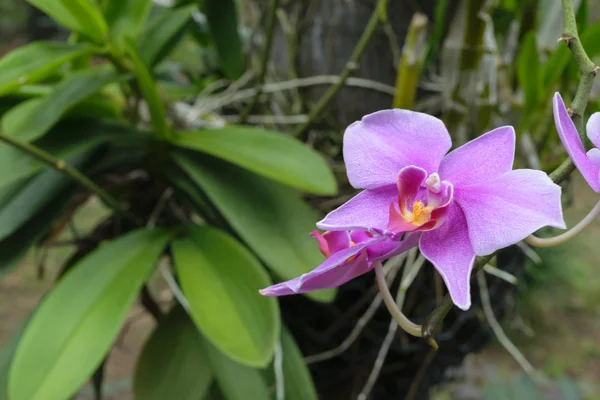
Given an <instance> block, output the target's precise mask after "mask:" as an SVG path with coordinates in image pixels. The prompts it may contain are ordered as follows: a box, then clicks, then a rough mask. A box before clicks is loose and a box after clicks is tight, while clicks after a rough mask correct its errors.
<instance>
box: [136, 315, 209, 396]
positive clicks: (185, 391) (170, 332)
mask: <svg viewBox="0 0 600 400" xmlns="http://www.w3.org/2000/svg"><path fill="white" fill-rule="evenodd" d="M207 357H208V356H207V354H206V351H205V350H204V347H203V345H202V337H201V336H200V332H198V330H197V329H196V327H195V326H194V323H193V322H192V321H191V320H190V319H189V317H188V316H187V314H186V313H185V311H184V310H183V309H182V308H181V307H179V306H175V307H174V308H173V309H172V310H171V311H170V312H169V314H168V315H167V317H166V318H165V319H164V320H163V321H161V322H160V324H159V325H158V327H156V329H155V330H154V332H153V333H152V335H151V336H150V338H149V339H148V341H147V342H146V344H145V345H144V348H143V349H142V353H141V355H140V358H139V359H138V363H137V367H136V370H135V378H134V392H135V398H136V399H139V400H154V399H155V400H165V399H169V398H171V399H177V400H199V399H202V398H203V397H204V395H205V394H206V393H207V391H208V389H209V387H210V384H211V382H212V378H213V377H212V371H211V369H210V361H209V360H208V358H207Z"/></svg>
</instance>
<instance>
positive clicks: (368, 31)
mask: <svg viewBox="0 0 600 400" xmlns="http://www.w3.org/2000/svg"><path fill="white" fill-rule="evenodd" d="M387 4H388V0H379V2H378V3H377V6H376V7H375V11H373V14H372V15H371V18H370V19H369V22H368V23H367V26H366V27H365V30H364V31H363V33H362V35H361V36H360V39H359V40H358V43H357V44H356V47H355V48H354V51H353V52H352V55H351V56H350V60H348V62H347V63H346V66H345V67H344V70H343V71H342V73H341V74H340V81H339V82H338V83H337V84H335V85H334V86H332V87H330V88H329V90H327V92H325V94H323V97H321V99H320V100H319V101H318V103H317V104H316V105H315V107H314V108H313V109H312V110H311V111H310V114H309V120H308V121H307V122H306V123H304V124H303V125H301V126H299V127H298V129H296V131H295V132H294V136H300V135H302V134H303V133H304V132H305V131H306V130H307V129H308V128H309V127H310V126H311V125H312V124H313V123H315V122H318V121H319V118H320V116H321V113H322V112H323V111H324V110H325V108H326V107H327V105H328V104H329V102H330V101H331V100H333V98H334V97H335V95H336V94H337V93H338V92H339V91H340V89H341V88H342V87H343V86H344V83H345V82H346V80H347V79H348V77H349V76H350V74H351V73H352V72H353V71H355V70H356V69H358V62H359V61H360V58H361V56H362V54H363V52H364V51H365V49H366V48H367V44H368V43H369V40H371V37H372V36H373V34H374V33H375V28H377V25H378V24H379V21H380V19H381V16H382V15H385V13H386V11H387Z"/></svg>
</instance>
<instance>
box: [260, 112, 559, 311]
mask: <svg viewBox="0 0 600 400" xmlns="http://www.w3.org/2000/svg"><path fill="white" fill-rule="evenodd" d="M451 145H452V142H451V140H450V135H449V134H448V131H447V130H446V127H445V126H444V124H443V122H442V121H440V120H439V119H437V118H435V117H432V116H429V115H426V114H422V113H417V112H412V111H407V110H398V109H395V110H384V111H379V112H376V113H373V114H370V115H367V116H365V117H364V118H363V119H362V120H361V121H357V122H355V123H354V124H352V125H350V126H349V127H348V129H347V130H346V132H345V135H344V160H345V162H346V169H347V174H348V178H349V181H350V183H351V184H352V186H354V187H355V188H357V189H364V190H363V191H362V192H361V193H359V194H358V195H357V196H355V197H354V198H352V199H351V200H350V201H348V202H347V203H345V204H343V205H342V206H341V207H339V208H337V209H336V210H334V211H332V212H330V213H329V214H328V215H327V216H326V217H325V218H324V219H323V220H322V221H320V222H318V223H317V227H318V228H320V229H323V230H327V231H331V232H328V233H326V234H324V235H323V236H324V240H325V241H326V242H327V246H329V247H328V248H329V249H330V252H331V256H330V257H329V258H328V259H327V260H326V261H325V262H324V263H323V264H321V265H320V266H319V267H317V268H316V269H315V270H313V271H312V272H309V273H308V274H305V275H303V276H302V277H300V278H296V279H293V280H292V281H288V282H283V283H280V284H278V285H275V286H271V287H269V288H267V289H264V290H263V291H261V293H262V294H264V295H267V296H280V295H286V294H293V293H300V292H302V291H309V290H315V289H320V288H325V287H332V286H331V285H333V286H335V285H337V284H341V283H344V282H346V281H348V280H349V279H351V278H353V277H355V276H358V275H360V274H362V273H365V272H367V271H368V270H369V268H370V265H369V264H370V263H372V262H375V261H378V260H381V259H384V258H385V257H389V256H390V255H394V254H399V253H401V252H402V251H406V250H408V249H409V248H411V247H413V246H417V245H418V246H419V248H420V250H421V252H422V253H423V255H424V256H425V257H426V258H427V259H428V260H429V261H430V262H431V263H432V264H433V265H434V267H435V268H436V269H437V270H438V272H439V273H440V275H441V276H442V278H443V280H444V282H445V284H446V287H447V288H448V291H449V292H450V296H451V297H452V300H453V302H454V304H456V305H457V306H458V307H460V308H461V309H463V310H466V309H468V308H469V307H470V305H471V295H470V283H469V282H470V275H471V270H472V268H473V262H474V260H475V256H477V255H479V256H482V255H488V254H491V253H493V252H494V251H496V250H498V249H501V248H504V247H506V246H509V245H512V244H514V243H516V242H518V241H520V240H522V239H524V238H526V237H527V236H529V235H530V234H532V233H533V232H535V231H537V230H538V229H540V228H541V227H544V226H547V225H550V226H554V227H557V228H565V223H564V220H563V216H562V207H561V202H560V194H561V189H560V187H559V186H558V185H556V184H554V183H553V182H552V180H551V179H550V178H549V177H548V176H547V175H546V174H545V173H544V172H542V171H536V170H529V169H521V170H514V171H513V170H512V164H513V160H514V152H515V133H514V129H513V128H512V127H502V128H498V129H495V130H493V131H491V132H488V133H487V134H485V135H483V136H481V137H479V138H477V139H475V140H472V141H471V142H469V143H467V144H465V145H464V146H462V147H460V148H458V149H456V150H454V151H452V152H451V153H449V154H446V153H447V152H448V150H449V149H450V147H451ZM355 231H362V232H370V233H371V234H372V237H370V238H369V239H365V240H362V241H359V242H358V243H356V242H354V245H353V243H352V242H350V241H348V240H346V239H344V241H343V243H342V245H340V244H339V243H340V242H337V241H336V242H335V243H336V244H335V245H334V244H333V243H334V241H333V236H331V239H332V241H331V242H330V241H328V240H327V237H328V235H331V234H334V232H338V233H337V234H335V235H342V234H344V235H348V232H350V233H349V235H350V238H352V235H355V234H356V233H355ZM339 232H342V233H339ZM403 237H404V240H400V239H401V238H403ZM374 246H380V247H386V248H385V251H387V253H386V254H384V252H383V251H376V250H375V247H374ZM393 246H395V248H394V247H393ZM322 248H323V246H322ZM353 257H355V258H353ZM359 263H362V264H360V267H359V266H357V265H358V264H359ZM346 270H347V271H346ZM334 271H335V272H334ZM326 274H328V275H327V278H323V276H325V275H326ZM344 274H345V275H344ZM330 276H331V277H332V278H331V279H330ZM334 276H335V277H336V278H333V277H334ZM341 276H343V278H340V279H337V277H341ZM346 278H348V279H346ZM321 280H323V284H321ZM304 289H306V290H304Z"/></svg>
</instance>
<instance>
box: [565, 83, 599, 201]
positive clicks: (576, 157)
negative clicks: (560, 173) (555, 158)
mask: <svg viewBox="0 0 600 400" xmlns="http://www.w3.org/2000/svg"><path fill="white" fill-rule="evenodd" d="M553 106H554V122H555V123H556V130H557V131H558V136H560V140H561V141H562V144H563V146H564V147H565V149H566V150H567V153H568V154H569V157H570V158H571V160H573V163H574V164H575V166H576V167H577V169H578V170H579V172H581V175H583V177H584V178H585V180H586V181H587V183H588V184H589V185H590V186H591V187H592V189H593V190H594V191H595V192H600V183H599V182H598V177H599V176H600V168H598V166H597V165H596V164H594V163H593V162H592V161H591V160H590V159H589V158H588V156H587V154H586V152H585V148H584V147H583V143H582V142H581V139H580V138H579V134H578V133H577V129H576V128H575V124H574V123H573V121H572V120H571V118H570V117H569V113H568V112H567V108H566V107H565V103H564V102H563V99H562V97H560V94H559V93H556V94H555V95H554V99H553ZM588 125H589V124H588ZM591 126H592V129H591V130H590V132H593V131H594V128H595V127H596V122H595V121H592V124H591ZM592 136H594V135H593V134H592ZM595 139H596V138H595V137H594V140H595Z"/></svg>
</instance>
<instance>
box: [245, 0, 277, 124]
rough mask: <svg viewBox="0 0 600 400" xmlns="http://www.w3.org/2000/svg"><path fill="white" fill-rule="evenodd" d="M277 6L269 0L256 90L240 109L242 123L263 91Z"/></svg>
mask: <svg viewBox="0 0 600 400" xmlns="http://www.w3.org/2000/svg"><path fill="white" fill-rule="evenodd" d="M278 7H279V0H271V3H270V4H269V11H268V14H267V29H266V31H265V47H263V51H262V55H261V59H260V70H259V75H258V82H257V86H258V88H257V90H256V94H255V95H254V97H253V98H252V100H251V101H250V103H248V105H247V106H246V108H245V109H244V111H242V114H241V116H240V123H242V124H243V123H244V122H246V119H247V118H248V116H249V115H250V113H251V112H252V109H253V108H254V106H256V103H257V102H258V99H259V98H260V95H261V94H262V93H263V91H262V87H263V84H264V83H265V77H266V76H267V66H268V64H269V56H270V55H271V45H272V43H273V32H274V31H275V20H276V19H277V8H278Z"/></svg>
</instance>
